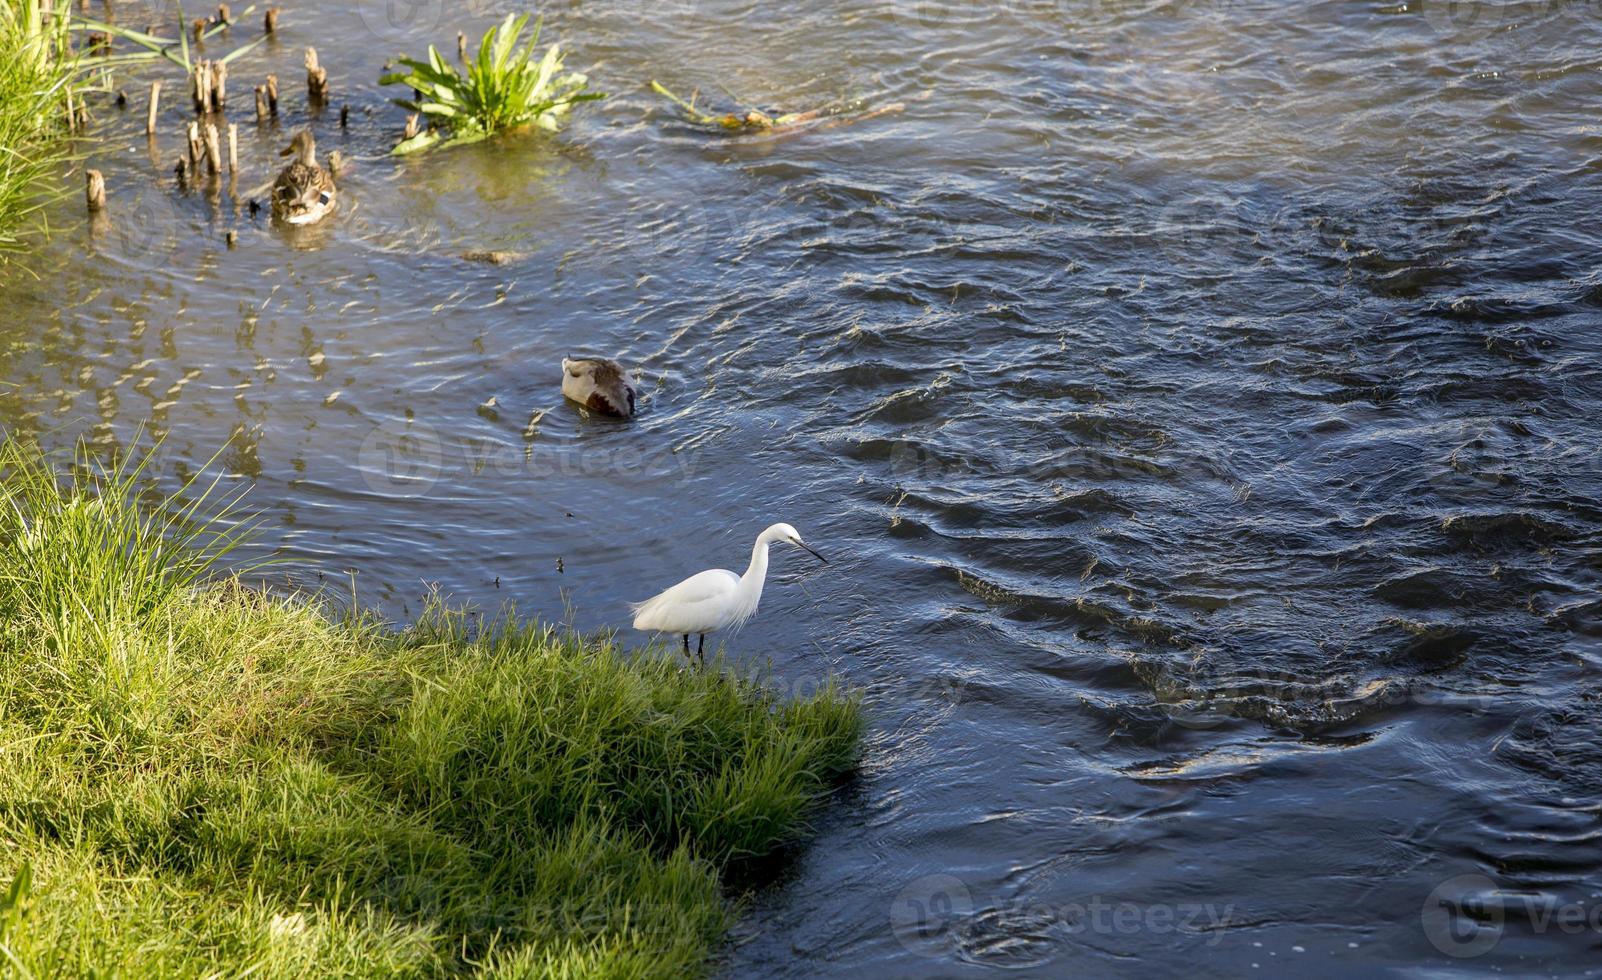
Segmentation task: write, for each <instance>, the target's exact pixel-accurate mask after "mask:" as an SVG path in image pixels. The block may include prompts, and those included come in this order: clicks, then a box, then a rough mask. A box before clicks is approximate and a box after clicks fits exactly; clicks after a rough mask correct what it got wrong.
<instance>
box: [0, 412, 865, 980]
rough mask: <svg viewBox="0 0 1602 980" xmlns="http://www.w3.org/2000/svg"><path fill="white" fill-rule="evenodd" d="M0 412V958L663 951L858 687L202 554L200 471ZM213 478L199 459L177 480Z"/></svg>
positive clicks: (98, 960) (822, 758)
mask: <svg viewBox="0 0 1602 980" xmlns="http://www.w3.org/2000/svg"><path fill="white" fill-rule="evenodd" d="M69 469H70V472H71V475H70V476H68V477H58V475H57V474H56V472H54V471H53V469H52V467H51V466H50V465H49V464H48V463H47V462H46V461H42V460H41V457H40V456H39V455H38V454H37V453H35V452H33V451H32V450H30V449H27V448H25V447H23V446H20V445H18V444H17V443H15V442H11V443H6V444H4V445H0V473H3V475H4V482H3V483H0V625H3V627H4V628H3V631H0V755H3V757H4V764H3V765H0V841H3V843H4V847H3V848H0V961H3V962H4V963H5V966H0V974H4V975H16V976H33V977H81V976H98V977H117V976H128V977H135V976H137V977H145V976H164V977H191V976H192V977H200V976H244V975H247V974H248V975H250V976H254V977H303V976H348V977H372V976H416V977H437V976H455V975H482V976H494V977H532V976H550V977H679V976H694V975H697V974H701V973H704V972H706V971H707V969H708V968H709V966H710V963H711V961H712V957H714V956H715V955H716V950H717V947H718V943H719V942H720V940H721V937H722V934H723V932H724V930H725V929H726V927H727V926H728V925H729V921H730V917H731V915H732V914H733V913H734V912H735V911H736V910H737V899H731V897H730V893H729V890H728V888H727V887H726V886H725V884H724V882H725V880H726V879H727V878H728V877H729V876H728V872H729V871H730V870H731V869H733V868H734V867H735V866H742V870H744V867H743V866H745V865H749V864H753V863H760V862H761V861H762V859H765V858H769V857H771V856H773V855H774V854H775V853H776V852H779V851H781V850H782V849H784V848H786V847H787V846H789V845H792V844H794V843H795V842H797V841H799V840H801V839H802V838H803V837H804V835H805V832H806V821H807V818H808V815H809V814H810V813H811V812H812V811H813V809H814V807H816V806H817V805H818V804H819V803H820V802H821V801H822V800H823V799H824V797H825V796H826V795H827V794H828V793H829V791H830V788H831V786H832V785H834V783H835V782H836V781H837V780H838V779H839V778H840V777H841V776H842V774H844V773H845V772H847V771H848V770H849V769H850V768H851V767H852V766H853V765H854V760H855V756H856V751H857V740H858V735H859V731H860V726H861V719H860V713H859V706H858V703H857V701H856V699H855V698H854V697H852V696H850V695H847V694H845V693H843V692H841V691H840V690H839V689H837V688H835V687H832V686H830V687H827V688H825V689H824V690H823V691H822V692H820V693H819V694H817V695H816V696H814V697H812V698H809V699H807V700H804V701H795V702H778V701H776V700H775V699H773V698H772V697H771V696H769V695H767V694H765V693H764V692H763V691H762V689H761V688H760V687H759V686H757V685H756V684H754V683H752V682H750V681H747V680H742V679H740V678H739V677H737V676H735V675H734V674H733V673H732V672H729V671H712V670H709V671H696V670H689V669H686V668H685V667H684V666H683V665H682V664H681V663H680V662H679V661H678V660H677V659H676V658H675V657H674V656H672V655H666V654H664V655H660V656H659V655H656V654H654V653H653V654H652V655H646V656H631V655H629V654H626V653H625V652H623V651H621V650H620V649H618V648H617V646H616V645H614V644H613V643H611V642H609V641H608V640H606V639H605V638H589V639H586V638H580V637H574V636H571V635H568V634H566V633H563V632H559V631H556V630H553V629H550V628H546V627H542V626H537V625H527V624H521V623H518V622H516V621H514V620H513V619H511V618H510V617H504V618H500V619H495V620H490V621H484V620H481V619H479V618H477V617H472V616H469V615H466V614H464V613H461V612H452V611H449V610H446V609H442V608H434V609H431V610H430V611H429V612H428V613H427V614H425V615H424V617H423V618H422V619H421V621H420V622H418V623H417V624H415V625H414V626H412V627H411V628H409V629H407V630H405V631H402V632H394V631H391V630H389V629H386V628H385V627H384V626H382V625H381V624H380V623H378V622H376V621H375V620H373V619H372V618H371V617H369V616H365V615H360V614H345V615H336V614H335V613H334V612H333V611H332V610H331V608H330V607H328V606H327V605H325V604H324V603H320V602H316V601H304V600H303V601H296V600H293V599H289V598H283V597H275V596H272V595H268V594H265V593H263V592H260V591H256V590H252V589H249V588H246V587H245V586H243V585H242V584H241V583H240V582H239V581H238V580H237V579H233V578H227V577H223V578H219V577H217V575H216V574H215V573H216V571H217V569H218V568H219V567H220V564H219V562H220V561H221V560H222V559H223V558H224V557H225V556H227V555H228V552H229V549H230V548H232V547H233V545H234V544H235V543H236V542H237V541H238V535H237V532H236V531H234V530H230V527H235V526H237V525H230V524H229V522H228V520H227V519H226V517H225V519H224V520H221V521H219V520H218V519H217V518H216V516H215V515H216V514H217V513H218V512H219V511H221V512H224V513H226V512H227V511H228V510H229V509H230V500H229V498H228V497H227V496H226V495H224V496H221V497H219V496H218V495H217V494H216V493H215V488H205V487H198V486H192V487H190V488H189V489H188V491H187V493H186V494H185V495H183V496H182V497H171V498H165V499H160V498H154V497H151V496H150V495H149V494H148V493H147V492H141V491H142V488H144V487H145V486H146V484H147V483H148V482H149V481H148V480H147V479H146V475H145V474H144V473H142V472H141V469H140V468H139V467H138V466H126V465H125V466H111V467H101V466H98V465H96V464H95V463H94V462H93V461H92V460H91V459H90V458H89V457H87V456H84V455H80V456H78V457H77V458H76V459H75V460H74V461H73V464H72V465H71V466H70V467H69ZM208 490H209V491H211V492H208Z"/></svg>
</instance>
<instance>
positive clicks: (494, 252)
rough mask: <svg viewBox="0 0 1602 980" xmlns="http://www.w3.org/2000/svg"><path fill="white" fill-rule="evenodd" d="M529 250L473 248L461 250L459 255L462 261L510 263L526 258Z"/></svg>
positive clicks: (490, 263)
mask: <svg viewBox="0 0 1602 980" xmlns="http://www.w3.org/2000/svg"><path fill="white" fill-rule="evenodd" d="M530 254H531V253H529V252H514V251H511V250H509V249H499V248H489V249H473V250H471V251H467V252H463V253H461V255H460V256H459V257H460V258H461V260H462V261H463V262H482V263H484V264H485V265H511V264H512V263H514V262H521V261H523V260H524V259H526V258H528V257H529V255H530Z"/></svg>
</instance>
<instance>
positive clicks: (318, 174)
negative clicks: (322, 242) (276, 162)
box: [273, 130, 335, 225]
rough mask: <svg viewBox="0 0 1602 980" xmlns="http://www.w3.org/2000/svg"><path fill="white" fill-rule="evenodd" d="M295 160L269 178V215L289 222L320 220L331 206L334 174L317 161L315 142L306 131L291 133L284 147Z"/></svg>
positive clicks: (332, 205) (301, 223) (286, 152)
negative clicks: (291, 138)
mask: <svg viewBox="0 0 1602 980" xmlns="http://www.w3.org/2000/svg"><path fill="white" fill-rule="evenodd" d="M290 154H294V155H295V160H294V162H292V163H291V164H290V165H289V166H287V167H285V168H284V169H283V170H282V171H281V172H280V173H279V174H278V179H277V180H275V181H273V217H275V218H278V219H279V220H281V221H287V222H289V223H290V224H295V225H304V224H311V223H312V222H314V221H321V220H322V219H323V218H326V217H327V216H328V215H330V214H332V213H333V210H334V193H335V188H334V176H333V174H331V173H329V172H328V171H327V170H325V169H323V168H322V167H319V166H318V165H317V144H316V143H315V142H314V141H313V140H312V135H311V133H310V132H309V131H306V130H302V131H301V132H299V133H296V134H295V141H294V142H293V143H290V144H289V148H288V149H286V150H285V151H284V154H283V155H285V156H288V155H290Z"/></svg>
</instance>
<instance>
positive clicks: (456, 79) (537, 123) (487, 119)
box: [379, 14, 606, 154]
mask: <svg viewBox="0 0 1602 980" xmlns="http://www.w3.org/2000/svg"><path fill="white" fill-rule="evenodd" d="M527 24H528V15H527V14H524V15H522V16H521V17H519V16H514V15H512V14H507V15H506V19H505V20H504V21H502V22H501V23H499V24H497V25H496V26H494V27H492V28H490V29H489V31H488V32H487V33H486V34H485V35H484V38H483V40H482V41H480V42H479V45H478V55H477V56H476V57H474V58H472V59H469V60H468V62H467V64H466V66H465V70H462V71H459V70H457V68H456V66H455V65H452V64H450V63H449V62H447V61H446V60H445V58H444V57H443V56H442V55H441V54H440V53H439V50H438V49H437V48H435V47H434V46H433V45H429V47H428V58H427V60H426V61H418V60H415V59H412V58H402V59H400V62H399V63H400V65H401V66H402V67H404V68H405V69H406V70H405V71H399V72H391V73H389V74H387V75H384V76H383V77H382V78H380V79H379V84H381V85H407V86H410V87H411V88H412V90H413V91H414V92H415V93H416V95H417V97H416V98H414V99H396V100H395V104H396V105H399V106H402V107H403V108H406V109H409V110H411V111H412V112H416V113H420V114H421V115H422V116H423V117H424V118H425V119H426V120H427V121H428V122H429V123H430V124H431V126H430V128H428V129H427V130H425V131H424V132H421V133H418V134H417V135H416V136H414V137H412V138H410V139H407V140H404V141H402V142H401V143H400V145H398V146H396V147H395V150H394V152H395V153H397V154H406V153H416V152H418V151H419V150H426V149H430V148H433V147H446V146H456V145H460V144H463V143H475V142H477V141H479V140H482V139H487V138H488V137H490V136H494V135H495V134H497V133H501V132H508V131H511V130H516V129H521V128H531V127H537V128H539V129H544V130H549V131H553V132H554V131H555V130H556V129H557V127H558V126H560V125H561V122H562V119H563V118H564V117H565V116H566V115H567V114H568V113H569V112H570V111H572V108H573V106H574V105H575V104H576V103H579V102H588V101H591V100H594V99H603V98H605V97H606V96H605V95H604V94H603V93H600V92H586V91H584V89H585V88H587V87H588V85H589V79H588V78H587V77H585V76H584V75H583V74H581V73H579V72H564V71H562V54H561V50H560V47H559V46H558V45H555V44H552V45H551V46H550V47H549V48H547V49H546V50H545V54H544V56H543V57H541V56H538V55H536V53H535V48H536V47H537V46H538V44H539V40H540V22H539V21H535V23H534V33H533V35H532V36H531V37H530V38H529V40H528V44H526V45H524V46H523V47H522V48H518V46H517V43H518V39H519V37H521V36H522V33H523V28H524V27H525V26H526V25H527Z"/></svg>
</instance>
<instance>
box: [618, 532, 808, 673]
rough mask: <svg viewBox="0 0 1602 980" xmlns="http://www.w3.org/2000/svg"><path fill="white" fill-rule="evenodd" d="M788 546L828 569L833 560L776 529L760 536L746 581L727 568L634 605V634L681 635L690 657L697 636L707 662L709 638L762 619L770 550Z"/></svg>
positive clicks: (694, 577)
mask: <svg viewBox="0 0 1602 980" xmlns="http://www.w3.org/2000/svg"><path fill="white" fill-rule="evenodd" d="M773 541H787V542H789V543H790V544H793V545H795V546H796V547H797V548H800V549H802V550H804V551H807V552H810V553H811V555H812V557H814V558H816V559H817V560H818V561H821V562H823V563H824V564H825V565H827V564H828V563H829V560H828V559H827V558H824V557H823V556H822V555H820V554H818V553H817V552H816V551H813V550H812V549H811V548H808V547H807V546H806V545H805V544H803V543H802V542H801V533H800V532H799V531H797V530H796V529H795V528H793V527H791V526H790V525H788V524H775V525H773V526H772V527H770V528H768V529H767V530H766V531H763V532H762V533H761V534H759V535H757V539H756V544H755V545H754V546H753V547H752V548H751V564H750V565H749V566H747V568H746V570H745V574H744V575H736V574H734V573H733V572H731V571H729V570H728V569H726V568H712V569H708V570H707V571H704V572H698V573H696V574H694V575H691V576H690V577H689V578H687V579H685V580H684V581H682V582H680V583H679V584H678V585H675V586H673V587H672V588H671V589H668V590H667V591H666V592H663V593H662V594H660V595H657V596H653V597H652V598H650V599H647V600H645V601H644V602H638V603H633V604H631V608H632V609H633V610H634V628H635V629H637V630H649V631H651V632H653V633H681V634H683V636H684V655H685V656H689V655H690V634H691V633H697V634H699V635H700V640H699V641H697V643H696V645H695V655H696V656H697V657H701V656H702V650H703V649H704V648H705V646H706V635H707V634H708V633H712V632H715V631H717V630H722V629H739V628H740V627H741V626H743V625H744V624H745V621H746V620H748V619H750V618H751V617H752V616H753V615H755V614H756V609H757V603H758V602H760V601H761V599H762V582H763V580H764V579H766V578H767V577H768V544H769V543H770V542H773Z"/></svg>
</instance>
